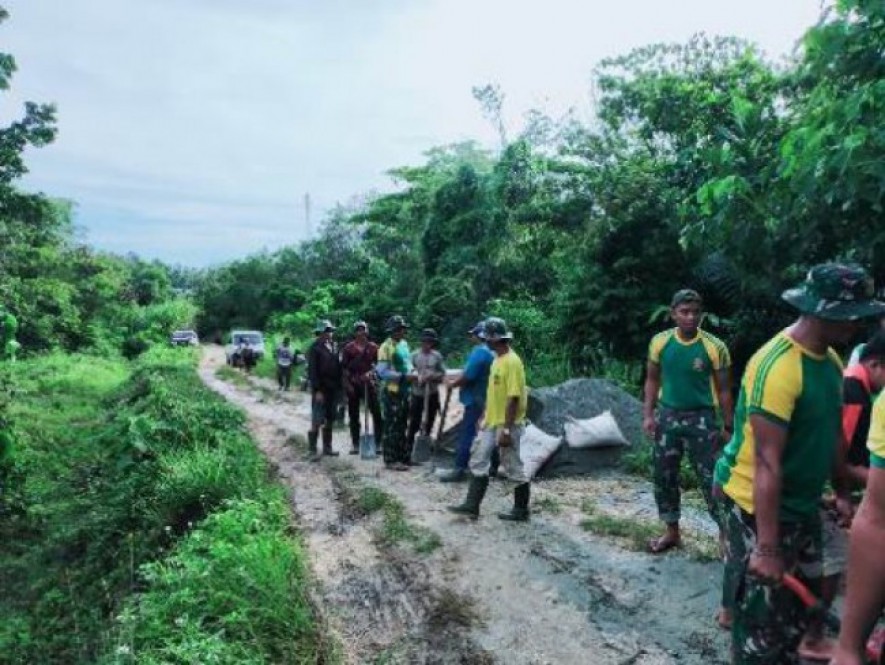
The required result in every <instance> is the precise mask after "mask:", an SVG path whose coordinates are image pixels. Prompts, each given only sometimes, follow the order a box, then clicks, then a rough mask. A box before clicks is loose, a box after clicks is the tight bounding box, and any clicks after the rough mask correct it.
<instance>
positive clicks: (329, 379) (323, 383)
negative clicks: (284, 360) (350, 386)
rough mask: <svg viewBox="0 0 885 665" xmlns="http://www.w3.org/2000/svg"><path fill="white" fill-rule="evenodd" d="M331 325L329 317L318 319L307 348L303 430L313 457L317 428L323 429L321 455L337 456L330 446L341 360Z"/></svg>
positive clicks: (339, 386) (339, 383)
mask: <svg viewBox="0 0 885 665" xmlns="http://www.w3.org/2000/svg"><path fill="white" fill-rule="evenodd" d="M334 332H335V326H333V325H332V323H331V322H330V321H320V322H319V323H317V326H316V328H315V329H314V334H315V335H316V339H315V340H314V342H313V344H311V346H310V349H309V350H308V352H307V366H308V371H309V373H310V377H309V381H310V387H311V398H312V399H311V421H310V430H309V431H308V432H307V444H308V447H309V449H310V454H311V455H313V456H314V457H316V454H317V439H318V436H319V429H320V427H322V430H323V455H329V456H333V457H334V456H337V455H338V453H337V452H336V451H334V450H332V425H334V423H335V418H336V416H337V409H336V404H337V400H338V397H339V395H340V394H341V362H340V361H339V359H338V349H337V348H336V346H335V342H334V341H333V339H332V334H333V333H334Z"/></svg>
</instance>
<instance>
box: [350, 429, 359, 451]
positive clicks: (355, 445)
mask: <svg viewBox="0 0 885 665" xmlns="http://www.w3.org/2000/svg"><path fill="white" fill-rule="evenodd" d="M354 425H356V427H354ZM350 454H351V455H359V454H360V424H359V423H350Z"/></svg>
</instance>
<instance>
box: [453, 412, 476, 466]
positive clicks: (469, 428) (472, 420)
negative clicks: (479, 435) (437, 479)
mask: <svg viewBox="0 0 885 665" xmlns="http://www.w3.org/2000/svg"><path fill="white" fill-rule="evenodd" d="M482 412H483V408H482V407H481V406H480V405H479V404H470V405H468V406H465V407H464V419H463V420H462V421H461V431H460V432H459V434H458V449H457V450H456V451H455V468H456V469H459V470H461V471H466V470H467V465H468V463H469V462H470V448H471V447H472V446H473V441H474V439H476V429H477V428H476V426H477V424H478V423H479V419H480V418H482Z"/></svg>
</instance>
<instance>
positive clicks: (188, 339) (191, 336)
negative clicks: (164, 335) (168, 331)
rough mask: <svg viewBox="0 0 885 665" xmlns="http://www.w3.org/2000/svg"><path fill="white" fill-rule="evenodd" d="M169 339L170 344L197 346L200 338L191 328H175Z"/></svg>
mask: <svg viewBox="0 0 885 665" xmlns="http://www.w3.org/2000/svg"><path fill="white" fill-rule="evenodd" d="M169 341H170V342H171V343H172V346H197V345H198V344H199V343H200V338H199V337H197V333H196V332H194V331H193V330H176V331H175V332H174V333H172V336H171V337H170V339H169Z"/></svg>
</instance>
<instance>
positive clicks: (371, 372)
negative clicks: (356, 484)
mask: <svg viewBox="0 0 885 665" xmlns="http://www.w3.org/2000/svg"><path fill="white" fill-rule="evenodd" d="M353 331H354V335H355V337H354V339H353V340H352V341H351V342H349V343H348V344H347V345H346V346H345V347H344V349H343V350H342V351H341V367H342V369H343V370H344V392H345V393H346V394H347V413H348V417H349V418H350V443H351V449H350V454H351V455H358V454H359V452H360V429H361V428H360V403H361V402H363V401H364V400H366V401H367V405H366V408H367V409H368V410H369V411H370V412H371V414H372V425H373V432H374V433H375V441H376V442H378V441H380V440H381V407H380V405H379V403H378V389H377V387H376V386H375V364H376V363H377V362H378V345H377V344H375V343H374V342H373V341H371V340H370V339H369V326H368V324H366V322H365V321H357V322H356V323H355V324H353Z"/></svg>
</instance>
